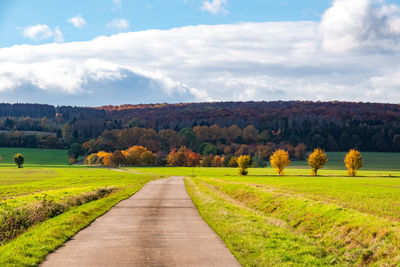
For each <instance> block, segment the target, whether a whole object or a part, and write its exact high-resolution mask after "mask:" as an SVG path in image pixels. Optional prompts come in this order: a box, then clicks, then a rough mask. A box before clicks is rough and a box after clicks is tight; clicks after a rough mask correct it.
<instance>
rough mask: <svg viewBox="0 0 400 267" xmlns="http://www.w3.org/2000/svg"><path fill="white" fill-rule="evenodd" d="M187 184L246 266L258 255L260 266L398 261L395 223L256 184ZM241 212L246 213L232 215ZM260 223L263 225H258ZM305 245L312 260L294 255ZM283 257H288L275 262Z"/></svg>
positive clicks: (399, 244)
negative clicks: (280, 256) (263, 223)
mask: <svg viewBox="0 0 400 267" xmlns="http://www.w3.org/2000/svg"><path fill="white" fill-rule="evenodd" d="M252 178H253V177H249V178H248V180H252ZM237 179H242V180H244V179H246V178H237ZM281 179H285V178H284V177H283V178H281ZM298 179H299V178H298ZM186 184H187V187H188V191H189V193H190V194H191V196H192V198H193V200H194V202H195V204H196V206H197V207H198V209H199V212H200V213H201V215H202V216H203V218H204V219H205V220H206V221H207V222H208V223H209V225H210V226H211V227H212V228H213V229H214V230H215V231H216V232H217V233H218V234H219V235H220V236H221V238H222V239H223V240H224V241H225V242H226V243H227V244H228V247H229V248H230V249H231V251H232V252H233V254H234V255H235V256H236V257H237V258H238V260H239V261H240V262H241V263H242V264H243V265H245V266H258V265H260V264H259V262H256V260H258V259H260V258H261V259H262V258H263V255H269V256H267V257H266V258H265V259H264V262H262V265H278V264H279V265H327V264H329V265H340V266H343V265H345V266H354V265H359V266H365V265H378V266H382V265H384V266H391V265H393V264H394V263H396V262H399V261H400V249H399V248H400V233H399V231H398V229H399V227H400V223H399V222H397V221H395V220H390V219H387V218H384V217H379V216H374V215H371V214H367V213H363V212H360V211H357V210H354V209H346V208H343V207H342V206H339V205H337V204H332V203H329V202H321V201H316V200H313V199H309V198H307V197H304V196H303V195H299V194H297V193H296V192H292V193H290V192H282V191H281V190H279V189H278V190H276V191H274V190H273V189H271V188H268V189H267V190H266V188H264V187H263V186H262V185H257V184H246V183H231V182H227V181H222V180H217V179H209V178H186ZM328 188H329V187H328V186H327V187H326V189H327V190H329V189H328ZM215 203H218V204H215ZM244 208H245V209H247V211H248V212H247V213H244V212H241V213H238V212H237V210H240V209H244ZM231 217H232V219H230V218H231ZM254 218H256V219H254ZM233 219H235V220H236V221H231V220H233ZM261 219H264V221H265V222H266V223H265V226H262V225H260V224H259V223H258V222H259V220H261ZM252 220H254V221H252ZM268 222H272V225H275V228H276V229H275V228H274V227H272V228H271V223H268ZM242 224H243V225H244V226H241V225H242ZM257 227H259V229H257ZM243 229H245V230H243ZM278 230H279V231H280V232H278ZM246 233H247V234H246ZM261 233H264V239H265V240H263V239H262V238H260V235H261ZM276 233H277V234H276ZM275 234H276V236H275ZM289 236H291V237H293V239H290V238H288V237H289ZM271 238H272V240H271ZM275 238H277V239H279V240H280V242H277V241H273V240H274V239H275ZM288 240H292V241H293V242H289V241H288ZM305 241H307V242H306V244H307V245H308V247H310V248H319V250H318V251H319V253H317V254H315V250H310V251H307V252H305V254H306V255H308V256H310V257H312V256H313V257H314V259H313V261H305V260H304V257H302V254H300V255H297V254H296V253H300V252H299V248H304V247H305ZM267 242H275V243H274V244H275V246H268V244H267ZM256 244H258V245H256ZM296 247H297V248H296ZM286 249H287V250H289V252H287V251H286ZM249 250H250V251H249ZM300 251H301V249H300ZM313 251H314V253H313ZM288 253H292V256H291V257H289V258H286V257H283V258H279V255H281V254H282V255H286V254H288ZM271 255H272V256H271ZM275 255H277V256H275ZM288 259H289V260H288ZM316 259H318V261H317V260H316Z"/></svg>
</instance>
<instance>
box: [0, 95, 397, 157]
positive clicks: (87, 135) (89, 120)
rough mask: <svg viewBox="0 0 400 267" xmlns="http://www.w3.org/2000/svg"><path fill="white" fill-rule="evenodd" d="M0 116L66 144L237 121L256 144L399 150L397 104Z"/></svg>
mask: <svg viewBox="0 0 400 267" xmlns="http://www.w3.org/2000/svg"><path fill="white" fill-rule="evenodd" d="M27 116H29V119H30V120H32V121H38V120H39V119H40V120H42V119H43V117H46V119H47V121H50V122H51V123H47V124H46V125H50V126H51V127H50V128H49V129H47V128H46V127H45V126H44V125H42V126H41V127H38V123H36V124H35V123H31V124H32V125H35V127H34V128H35V129H29V127H30V126H29V123H28V124H27V123H23V122H24V119H26V117H27ZM0 117H3V120H2V121H0V130H10V131H13V130H20V129H19V128H18V127H20V126H19V125H21V124H23V125H24V127H23V130H35V131H37V130H40V129H41V128H42V129H43V131H52V132H54V131H56V132H57V133H58V137H59V138H60V140H61V141H62V142H64V143H65V144H69V143H71V142H80V143H83V142H85V141H88V140H89V139H92V138H94V139H96V138H98V137H99V136H100V135H103V136H104V131H107V130H115V131H118V130H121V129H126V128H132V127H139V128H147V129H149V128H151V129H153V130H155V131H156V132H158V131H160V130H162V129H171V130H174V131H175V132H177V133H179V132H180V131H181V130H183V129H185V131H186V133H187V131H188V129H192V131H193V128H194V127H196V126H212V125H217V126H219V127H220V128H221V129H222V128H229V127H230V126H232V125H236V126H238V127H239V128H241V129H244V128H246V127H247V126H250V125H252V126H254V127H255V129H256V130H257V134H258V135H259V136H262V138H259V139H257V140H253V139H251V140H253V141H251V142H255V143H257V142H258V143H265V144H266V143H267V142H273V143H276V144H280V143H282V142H283V143H287V144H291V145H293V146H296V145H298V144H299V143H305V144H306V145H307V146H308V147H309V148H312V147H316V146H318V147H322V148H325V149H326V150H331V151H334V150H346V149H348V148H351V147H357V148H359V149H361V150H364V151H400V106H399V105H396V104H379V103H350V102H309V101H286V102H285V101H274V102H215V103H184V104H148V105H122V106H103V107H98V108H81V107H66V106H63V107H53V106H49V105H37V104H0ZM6 118H7V119H6ZM10 120H12V122H10ZM32 127H33V126H32ZM20 128H21V127H20ZM205 139H207V141H208V142H211V143H214V144H217V143H223V142H224V138H218V140H215V142H213V140H209V138H205ZM245 139H246V138H243V137H242V138H238V139H237V140H236V141H235V142H236V143H238V144H241V143H243V144H247V143H246V140H245ZM249 140H250V139H249ZM248 142H250V141H248ZM1 145H4V144H1ZM129 145H135V144H129ZM247 145H251V144H247Z"/></svg>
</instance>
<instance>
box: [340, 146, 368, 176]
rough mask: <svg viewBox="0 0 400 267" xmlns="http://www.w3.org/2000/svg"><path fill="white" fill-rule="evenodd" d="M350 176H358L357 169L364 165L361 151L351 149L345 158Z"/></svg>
mask: <svg viewBox="0 0 400 267" xmlns="http://www.w3.org/2000/svg"><path fill="white" fill-rule="evenodd" d="M344 163H345V165H346V168H347V175H348V176H356V174H357V171H358V170H359V169H361V167H362V166H363V160H362V156H361V153H360V151H358V150H356V149H351V150H350V151H349V153H347V154H346V157H345V158H344Z"/></svg>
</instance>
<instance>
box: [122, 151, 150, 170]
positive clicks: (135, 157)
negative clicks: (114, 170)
mask: <svg viewBox="0 0 400 267" xmlns="http://www.w3.org/2000/svg"><path fill="white" fill-rule="evenodd" d="M146 151H147V148H145V147H143V146H133V147H131V148H129V149H127V150H125V151H124V153H125V157H126V160H127V164H128V165H130V166H139V165H142V157H141V156H142V154H143V153H144V152H146Z"/></svg>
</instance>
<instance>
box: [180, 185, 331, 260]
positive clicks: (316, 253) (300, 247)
mask: <svg viewBox="0 0 400 267" xmlns="http://www.w3.org/2000/svg"><path fill="white" fill-rule="evenodd" d="M185 183H186V188H187V190H188V192H189V194H190V196H191V197H192V199H193V202H194V203H195V205H196V207H197V208H198V210H199V213H200V215H201V216H202V217H203V218H204V220H205V221H206V222H207V223H208V224H209V225H210V227H211V228H213V229H214V231H215V232H216V233H217V234H218V235H219V236H220V237H221V238H222V239H223V241H224V242H225V243H226V245H227V246H228V248H229V249H230V250H231V252H232V253H233V255H234V256H235V257H236V258H237V259H238V261H239V262H240V263H241V264H242V265H243V266H293V265H302V266H326V265H331V264H335V262H336V259H335V257H334V256H333V255H330V254H329V253H328V252H327V251H326V250H324V248H323V247H321V246H319V245H317V244H315V243H314V242H313V241H312V240H311V239H310V238H308V237H307V236H306V235H301V234H299V233H295V232H293V231H291V229H290V227H287V226H286V225H285V224H284V223H283V222H282V221H279V220H276V219H273V218H270V217H268V216H264V215H263V214H260V213H257V212H254V211H253V210H251V209H249V208H247V207H244V206H241V205H236V204H234V203H232V202H231V201H228V200H227V199H226V198H223V197H222V196H221V195H220V194H217V193H216V192H214V191H213V190H210V187H209V186H207V184H206V183H204V182H203V181H201V180H199V179H196V178H186V179H185Z"/></svg>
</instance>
